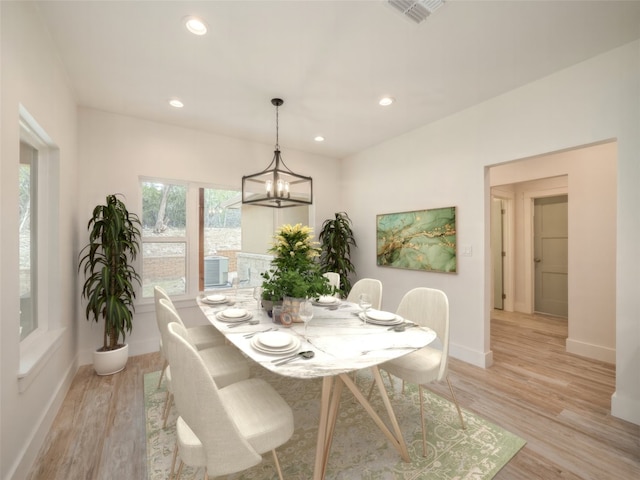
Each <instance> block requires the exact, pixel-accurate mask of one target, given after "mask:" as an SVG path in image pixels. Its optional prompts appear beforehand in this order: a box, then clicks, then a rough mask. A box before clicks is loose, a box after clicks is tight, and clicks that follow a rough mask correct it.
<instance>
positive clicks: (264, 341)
mask: <svg viewBox="0 0 640 480" xmlns="http://www.w3.org/2000/svg"><path fill="white" fill-rule="evenodd" d="M257 338H258V342H260V345H262V346H263V347H266V348H272V349H278V350H280V349H283V348H287V347H290V346H291V345H292V343H293V338H294V337H293V336H291V334H289V333H287V332H264V333H261V334H260V335H258V337H257Z"/></svg>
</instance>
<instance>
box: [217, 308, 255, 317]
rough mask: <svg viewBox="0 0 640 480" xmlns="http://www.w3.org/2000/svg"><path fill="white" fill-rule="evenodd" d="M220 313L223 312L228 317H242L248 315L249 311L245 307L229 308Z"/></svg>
mask: <svg viewBox="0 0 640 480" xmlns="http://www.w3.org/2000/svg"><path fill="white" fill-rule="evenodd" d="M220 313H222V315H223V316H225V317H227V318H240V317H246V316H247V313H249V312H247V311H246V310H245V309H244V308H227V309H226V310H223V311H222V312H220Z"/></svg>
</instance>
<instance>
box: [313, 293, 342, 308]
mask: <svg viewBox="0 0 640 480" xmlns="http://www.w3.org/2000/svg"><path fill="white" fill-rule="evenodd" d="M311 303H313V304H314V305H315V306H316V307H337V306H338V305H340V299H339V298H336V297H334V296H333V295H320V296H319V297H318V298H315V299H313V300H311Z"/></svg>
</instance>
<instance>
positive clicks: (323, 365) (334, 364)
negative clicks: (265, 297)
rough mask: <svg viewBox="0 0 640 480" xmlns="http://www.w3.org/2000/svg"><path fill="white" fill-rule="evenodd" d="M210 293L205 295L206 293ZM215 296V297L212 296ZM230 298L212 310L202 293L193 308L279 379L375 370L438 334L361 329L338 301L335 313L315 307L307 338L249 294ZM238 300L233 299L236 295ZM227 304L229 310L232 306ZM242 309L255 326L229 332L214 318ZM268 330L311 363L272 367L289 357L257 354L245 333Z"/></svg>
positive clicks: (352, 308)
mask: <svg viewBox="0 0 640 480" xmlns="http://www.w3.org/2000/svg"><path fill="white" fill-rule="evenodd" d="M210 293H211V292H207V294H210ZM215 293H218V292H215ZM221 293H223V294H225V295H228V298H229V300H230V302H229V304H223V305H210V304H207V303H205V302H204V301H203V294H201V295H199V296H198V298H197V303H198V305H199V306H200V308H201V310H202V311H203V312H204V314H205V315H206V317H207V318H208V320H209V321H210V322H211V324H212V325H214V326H215V327H216V328H217V329H218V330H220V331H221V332H222V333H223V334H224V335H225V336H226V338H227V339H228V340H229V341H230V342H231V343H233V344H234V345H235V346H236V347H238V348H239V349H240V350H241V351H242V352H243V353H245V354H246V355H247V356H248V357H249V358H251V359H252V360H254V361H255V362H257V363H259V364H260V365H262V366H263V367H265V368H267V369H268V370H271V371H272V372H275V373H278V374H280V375H284V376H288V377H296V378H316V377H324V376H329V375H338V374H341V373H346V372H351V371H354V370H360V369H363V368H367V367H371V366H374V365H379V364H381V363H384V362H386V361H388V360H391V359H393V358H397V357H400V356H402V355H406V354H408V353H410V352H412V351H415V350H418V349H420V348H422V347H425V346H427V345H428V344H430V343H431V342H433V341H434V340H435V338H436V334H435V332H434V331H433V330H431V329H429V328H426V327H414V328H410V329H407V330H405V331H404V332H396V331H394V330H389V327H388V326H380V325H373V324H370V323H367V324H365V323H364V322H363V321H362V320H361V319H360V317H359V316H358V313H359V312H360V307H358V305H356V304H353V303H348V302H344V301H342V302H340V304H339V306H338V308H337V309H329V308H327V307H324V306H314V308H313V310H314V311H313V319H312V320H311V321H310V322H309V323H308V325H307V329H306V338H305V336H304V324H303V323H294V324H293V325H292V326H291V327H285V326H283V325H280V324H276V323H274V322H273V321H272V319H271V318H270V317H269V316H268V315H267V313H266V312H265V311H264V310H263V309H262V308H259V307H258V304H257V301H256V300H254V299H253V297H252V294H251V291H250V290H240V291H238V292H237V294H236V292H234V291H227V292H221ZM236 295H237V296H236ZM230 304H231V305H230ZM232 306H233V308H243V309H246V310H247V311H249V312H251V314H252V315H253V319H257V320H259V323H258V324H257V325H249V324H247V323H245V324H242V325H239V326H236V327H234V328H229V325H230V323H227V322H222V321H220V320H218V319H217V318H216V313H218V312H221V311H222V310H225V309H227V308H231V307H232ZM267 329H271V330H270V331H279V332H287V333H289V334H291V335H292V336H294V337H296V338H298V339H299V340H300V347H299V349H298V351H305V350H311V351H313V352H314V354H315V355H314V357H313V358H311V359H303V358H300V357H299V358H297V359H296V360H295V361H292V362H290V363H286V364H284V365H280V366H278V365H274V363H273V361H274V360H276V359H282V358H284V357H286V356H289V355H290V354H289V355H283V354H276V355H272V354H268V353H263V352H261V351H258V350H257V349H256V348H254V347H253V346H252V344H251V338H246V337H245V335H246V334H249V333H254V332H258V333H256V335H260V332H264V331H266V330H267Z"/></svg>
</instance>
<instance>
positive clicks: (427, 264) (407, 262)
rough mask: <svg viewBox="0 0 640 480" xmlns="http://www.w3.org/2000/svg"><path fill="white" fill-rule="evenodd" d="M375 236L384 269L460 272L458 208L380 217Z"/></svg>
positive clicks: (390, 214) (377, 221) (378, 262)
mask: <svg viewBox="0 0 640 480" xmlns="http://www.w3.org/2000/svg"><path fill="white" fill-rule="evenodd" d="M376 235H377V249H376V257H377V264H378V265H379V266H381V267H395V268H405V269H410V270H423V271H428V272H447V273H455V272H456V271H457V270H456V269H457V261H456V207H445V208H433V209H428V210H416V211H412V212H401V213H385V214H380V215H377V217H376Z"/></svg>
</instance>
